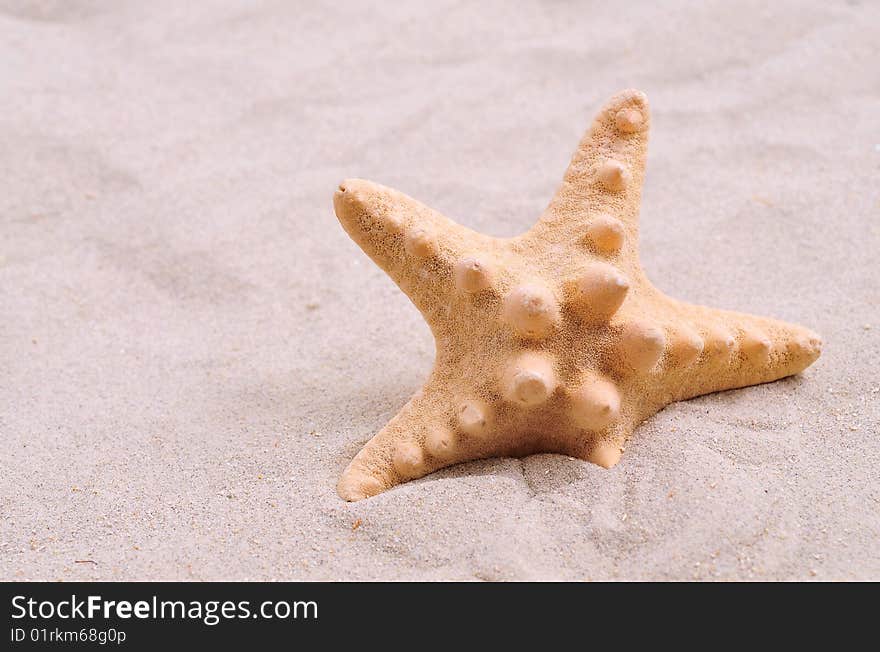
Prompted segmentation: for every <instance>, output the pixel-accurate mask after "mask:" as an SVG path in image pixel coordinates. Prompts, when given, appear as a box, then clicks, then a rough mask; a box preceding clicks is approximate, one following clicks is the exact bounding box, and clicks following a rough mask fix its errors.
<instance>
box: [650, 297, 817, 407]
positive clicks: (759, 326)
mask: <svg viewBox="0 0 880 652" xmlns="http://www.w3.org/2000/svg"><path fill="white" fill-rule="evenodd" d="M682 308H683V312H685V314H686V319H683V320H682V321H680V322H679V324H681V323H683V322H689V324H690V325H692V326H693V328H691V327H690V326H688V327H687V332H688V333H691V334H690V335H686V336H683V335H682V331H681V330H676V329H675V328H672V329H670V335H669V337H668V341H667V356H666V360H667V364H668V366H669V369H668V371H669V372H670V373H671V374H675V373H676V371H678V372H680V373H681V376H680V377H679V379H678V380H679V382H678V383H677V385H676V386H674V390H673V391H672V392H671V394H670V395H667V396H666V400H665V401H664V402H669V401H670V400H681V399H687V398H692V397H694V396H700V395H702V394H708V393H710V392H717V391H722V390H728V389H736V388H738V387H747V386H749V385H757V384H760V383H767V382H771V381H774V380H779V379H780V378H785V377H786V376H792V375H794V374H797V373H800V372H801V371H803V370H804V369H806V368H807V367H809V366H810V365H811V364H813V362H815V361H816V359H817V358H818V357H819V354H820V353H821V349H822V339H821V338H820V337H819V335H817V334H816V333H814V332H813V331H811V330H810V329H808V328H805V327H803V326H799V325H797V324H789V323H787V322H783V321H779V320H776V319H771V318H769V317H758V316H755V315H749V314H745V313H739V312H732V311H727V310H716V309H711V308H705V307H702V306H686V307H684V306H683V307H682ZM694 332H696V333H698V334H699V335H698V337H697V345H699V346H701V348H702V351H701V353H699V354H698V356H697V357H696V359H695V360H694V361H693V362H691V363H689V362H688V361H687V358H688V357H690V355H689V352H691V353H692V352H693V351H694V350H695V348H696V347H695V345H694V344H693V333H694ZM676 367H677V369H676Z"/></svg>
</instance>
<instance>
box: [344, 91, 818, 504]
mask: <svg viewBox="0 0 880 652" xmlns="http://www.w3.org/2000/svg"><path fill="white" fill-rule="evenodd" d="M649 128H650V114H649V112H648V103H647V101H646V99H645V96H644V95H643V94H642V93H640V92H638V91H625V92H623V93H620V94H618V95H617V96H615V97H614V98H612V99H611V101H610V102H609V103H608V104H607V105H606V106H605V108H604V109H603V110H602V111H601V112H600V113H599V115H598V117H597V118H596V119H595V121H594V122H593V125H592V127H591V128H590V130H589V131H588V132H587V134H586V135H585V136H584V138H583V140H581V142H580V145H579V146H578V148H577V151H576V152H575V154H574V156H573V158H572V160H571V164H570V165H569V167H568V170H567V171H566V172H565V176H564V178H563V181H562V186H561V187H560V188H559V190H558V191H557V193H556V195H555V196H554V197H553V199H552V201H551V202H550V205H549V206H548V207H547V210H546V211H545V212H544V214H543V215H542V216H541V219H540V220H539V221H538V223H537V224H536V225H535V226H534V227H533V228H532V229H531V230H529V231H528V232H527V233H524V234H522V235H520V236H517V237H514V238H509V239H503V238H492V237H489V236H486V235H482V234H480V233H476V232H474V231H471V230H470V229H467V228H465V227H463V226H460V225H459V224H456V223H455V222H453V221H451V220H449V219H447V218H446V217H444V216H443V215H441V214H439V213H437V212H436V211H433V210H431V209H430V208H428V207H426V206H424V205H423V204H420V203H419V202H417V201H416V200H414V199H411V198H410V197H407V196H406V195H404V194H402V193H400V192H397V191H395V190H392V189H390V188H386V187H384V186H380V185H378V184H375V183H371V182H369V181H363V180H359V179H349V180H346V181H344V182H343V183H342V184H340V186H339V190H338V191H337V192H336V194H335V196H334V207H335V209H336V215H337V216H338V217H339V221H340V222H341V223H342V226H343V227H344V228H345V230H346V231H347V232H348V234H349V235H350V236H351V237H352V238H353V239H354V241H355V242H357V244H358V245H360V247H361V248H362V249H363V250H364V251H365V252H366V253H367V254H368V255H369V256H370V257H371V258H372V259H373V260H374V261H375V262H376V264H378V265H379V266H380V267H381V268H382V269H383V270H385V271H386V272H387V273H388V275H389V276H391V278H392V279H394V281H395V282H396V283H397V284H398V286H400V288H401V289H402V290H403V291H404V292H405V293H406V294H407V296H409V298H410V299H411V300H412V301H413V303H414V304H415V305H416V306H417V307H418V309H419V310H420V311H421V312H422V314H423V315H424V317H425V319H426V320H427V322H428V324H429V325H430V327H431V330H432V332H433V333H434V337H435V340H436V344H437V355H436V361H435V365H434V369H433V371H432V372H431V376H430V378H429V379H428V381H427V382H426V384H425V386H424V387H423V388H422V389H421V390H420V391H419V392H417V393H416V395H415V396H413V397H412V399H410V401H409V402H408V403H407V404H406V405H405V406H403V408H402V409H401V410H400V412H399V413H398V414H397V415H396V416H395V417H394V418H393V419H392V420H391V421H390V422H389V423H388V424H387V425H386V426H385V427H384V428H383V429H382V430H381V431H380V432H379V433H378V434H376V435H375V436H374V437H373V438H372V439H371V440H370V441H369V442H368V443H367V444H366V446H364V448H363V449H362V450H361V451H360V453H358V454H357V456H356V457H355V458H354V460H352V462H351V463H350V464H349V465H348V468H346V469H345V472H344V473H343V474H342V478H341V479H340V480H339V485H338V491H339V495H340V496H341V497H342V498H344V499H346V500H360V499H362V498H367V497H369V496H373V495H375V494H377V493H379V492H382V491H384V490H386V489H388V488H389V487H392V486H394V485H396V484H398V483H401V482H405V481H407V480H411V479H414V478H419V477H421V476H424V475H426V474H428V473H431V472H432V471H435V470H437V469H439V468H442V467H445V466H449V465H452V464H456V463H459V462H463V461H466V460H473V459H478V458H485V457H500V456H523V455H528V454H532V453H541V452H550V453H562V454H565V455H571V456H574V457H577V458H580V459H583V460H588V461H590V462H594V463H595V464H598V465H600V466H603V467H606V468H608V467H611V466H614V465H615V464H616V463H617V462H618V460H619V459H620V456H621V453H622V452H623V447H624V444H625V442H626V440H627V439H628V438H629V437H630V435H631V434H632V433H633V430H634V429H635V427H636V426H637V425H638V424H639V423H640V422H642V421H643V420H644V419H646V418H647V417H649V416H651V415H652V414H654V413H656V412H657V411H658V410H660V409H662V408H663V407H664V406H665V405H668V404H669V403H671V402H673V401H680V400H684V399H687V398H691V397H694V396H698V395H700V394H706V393H709V392H716V391H719V390H724V389H732V388H736V387H744V386H746V385H754V384H757V383H764V382H768V381H772V380H777V379H779V378H783V377H785V376H789V375H791V374H796V373H798V372H800V371H802V370H803V369H805V368H806V367H807V366H809V365H810V364H811V363H812V362H813V361H815V360H816V358H818V357H819V352H820V347H821V340H820V338H819V336H818V335H816V334H815V333H813V332H812V331H810V330H808V329H806V328H803V327H801V326H796V325H792V324H786V323H783V322H780V321H776V320H773V319H769V318H765V317H756V316H752V315H746V314H742V313H736V312H729V311H723V310H715V309H711V308H705V307H702V306H695V305H689V304H686V303H682V302H680V301H676V300H674V299H671V298H669V297H667V296H666V295H664V294H663V293H662V292H660V291H659V290H658V289H657V288H655V287H654V286H653V285H652V284H651V283H650V281H649V280H648V279H647V277H646V276H645V274H644V272H643V271H642V268H641V265H640V264H639V256H638V232H639V227H638V212H639V203H640V196H641V188H642V181H643V177H644V169H645V153H646V145H647V141H648V130H649Z"/></svg>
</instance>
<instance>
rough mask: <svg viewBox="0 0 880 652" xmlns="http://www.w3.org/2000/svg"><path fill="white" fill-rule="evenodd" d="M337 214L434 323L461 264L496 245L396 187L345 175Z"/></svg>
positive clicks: (446, 304)
mask: <svg viewBox="0 0 880 652" xmlns="http://www.w3.org/2000/svg"><path fill="white" fill-rule="evenodd" d="M333 206H334V209H335V211H336V216H337V218H338V219H339V221H340V223H341V224H342V226H343V228H344V229H345V231H346V232H347V233H348V235H349V236H351V238H352V240H354V241H355V242H356V243H357V244H358V246H359V247H360V248H361V249H363V250H364V252H365V253H366V254H367V255H368V256H369V257H370V258H372V259H373V261H374V262H375V263H376V264H377V265H379V267H381V268H382V269H383V270H384V271H385V273H386V274H388V276H390V277H391V279H392V280H393V281H394V282H395V283H397V285H398V286H399V287H400V289H401V290H403V291H404V293H406V295H407V296H408V297H409V298H410V300H411V301H412V302H413V303H414V304H415V305H416V307H417V308H418V309H419V310H420V311H421V312H422V314H423V315H425V318H426V319H427V320H428V322H429V323H431V324H432V325H433V324H435V323H437V322H438V321H442V320H443V319H444V312H445V311H446V310H447V308H448V307H449V303H450V302H449V298H450V293H451V292H452V291H453V289H454V287H453V286H454V285H455V279H454V277H455V275H456V273H457V272H456V269H457V267H456V266H457V265H459V266H460V265H461V263H462V262H465V263H466V262H467V261H468V260H469V258H468V254H469V253H470V252H472V251H476V250H479V249H482V248H485V247H492V246H493V242H494V240H495V239H494V238H491V237H489V236H485V235H482V234H480V233H476V232H474V231H471V230H470V229H468V228H466V227H463V226H461V225H460V224H457V223H455V222H453V221H452V220H450V219H449V218H447V217H445V216H444V215H442V214H441V213H439V212H437V211H435V210H432V209H430V208H428V207H427V206H425V205H424V204H422V203H420V202H418V201H416V200H415V199H413V198H411V197H408V196H407V195H405V194H403V193H402V192H398V191H396V190H393V189H391V188H387V187H385V186H382V185H379V184H377V183H373V182H370V181H364V180H362V179H346V180H345V181H343V182H342V183H341V184H340V185H339V190H338V191H337V192H336V194H335V195H334V197H333Z"/></svg>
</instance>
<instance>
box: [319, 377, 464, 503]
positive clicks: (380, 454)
mask: <svg viewBox="0 0 880 652" xmlns="http://www.w3.org/2000/svg"><path fill="white" fill-rule="evenodd" d="M446 398H447V397H446V395H445V394H444V392H443V391H442V388H441V387H440V385H439V383H437V382H436V381H434V380H429V381H428V383H427V384H426V385H425V386H424V387H423V388H422V389H421V390H420V391H419V392H417V393H416V394H415V395H414V396H413V397H412V398H411V399H410V400H409V401H408V402H407V404H406V405H404V406H403V407H402V408H401V409H400V411H399V412H398V413H397V415H395V416H394V418H393V419H391V421H389V422H388V424H387V425H386V426H385V427H384V428H382V430H380V431H379V432H378V433H376V435H375V436H373V438H372V439H370V441H368V442H367V443H366V445H365V446H364V447H363V448H362V449H361V450H360V452H359V453H358V454H357V455H356V456H355V457H354V459H353V460H352V461H351V463H350V464H349V465H348V466H347V467H346V469H345V471H344V472H343V474H342V477H341V478H340V479H339V483H338V484H337V486H336V490H337V492H338V493H339V496H340V497H341V498H343V499H345V500H348V501H357V500H362V499H364V498H369V497H370V496H374V495H376V494H378V493H381V492H383V491H385V490H387V489H390V488H391V487H393V486H395V485H398V484H400V483H402V482H406V481H407V480H412V479H415V478H420V477H422V476H424V475H427V474H428V473H431V472H433V471H436V470H437V469H439V468H442V467H444V466H448V465H449V462H448V461H446V455H445V451H447V450H448V449H449V448H450V447H451V445H452V439H451V438H452V437H453V434H452V431H451V430H449V429H448V428H446V427H445V424H446V422H447V421H448V415H447V411H446V410H447V405H446Z"/></svg>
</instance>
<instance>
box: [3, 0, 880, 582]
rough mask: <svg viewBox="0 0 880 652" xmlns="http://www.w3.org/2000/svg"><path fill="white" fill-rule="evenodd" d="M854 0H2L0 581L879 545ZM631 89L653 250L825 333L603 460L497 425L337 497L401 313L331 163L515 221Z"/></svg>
mask: <svg viewBox="0 0 880 652" xmlns="http://www.w3.org/2000/svg"><path fill="white" fill-rule="evenodd" d="M659 4H662V5H663V7H662V8H660V7H658V6H657V5H659ZM768 4H771V5H772V6H767V5H768ZM878 25H880V4H878V3H872V2H867V1H862V2H856V1H851V2H820V1H810V2H774V3H765V2H759V1H755V2H736V3H730V2H724V1H720V0H719V1H715V2H694V3H683V2H682V3H654V2H643V3H626V5H625V6H624V5H623V4H621V3H608V2H595V3H593V2H591V3H575V2H547V3H528V4H526V3H522V5H521V6H514V5H513V4H510V3H504V2H483V3H473V4H470V5H468V4H462V3H458V2H442V1H441V2H431V3H427V2H425V3H382V4H379V5H378V6H376V7H372V8H370V7H368V6H367V5H366V4H363V3H352V4H347V3H338V2H325V3H300V4H299V5H298V4H297V3H292V2H281V1H273V2H269V1H266V2H231V1H210V2H198V3H180V2H166V1H162V2H151V3H143V2H134V1H125V2H111V1H109V0H107V1H99V0H91V1H74V0H69V1H61V0H57V1H46V0H44V1H39V2H38V1H33V2H21V1H10V0H3V1H0V62H2V63H0V143H2V147H0V317H2V319H0V579H4V580H29V579H45V580H93V579H94V580H97V579H104V580H135V579H137V580H158V579H169V580H175V579H183V580H217V579H227V580H247V579H250V580H257V579H283V580H298V579H302V580H366V579H401V580H440V579H454V580H543V579H565V580H586V579H593V580H600V579H692V578H697V579H725V580H729V579H785V580H792V579H796V580H811V579H812V580H836V579H874V580H878V579H880V546H878V541H880V479H878V477H880V472H878V469H880V434H878V429H880V408H878V403H880V373H878V369H880V346H878V345H880V283H878V279H880V263H878V255H877V252H878V251H880V73H878V67H877V62H878V60H880V39H878V33H877V26H878ZM628 87H636V88H639V89H641V90H643V91H645V92H646V93H647V94H648V97H649V99H650V102H651V106H652V111H653V131H652V136H651V138H652V140H651V148H650V152H649V158H648V171H647V180H646V185H645V189H644V197H643V208H642V232H641V235H642V259H643V263H644V266H645V267H646V269H647V272H648V274H649V276H650V277H651V278H652V279H653V281H654V282H655V284H656V285H657V286H658V287H660V288H661V289H663V290H664V291H666V292H668V293H669V294H671V295H672V296H675V297H677V298H682V299H686V300H688V301H691V302H695V303H705V304H708V305H712V306H716V307H722V308H730V309H735V310H742V311H745V312H753V313H757V314H762V315H768V316H773V317H778V318H781V319H786V320H789V321H794V322H798V323H802V324H804V325H806V326H809V327H811V328H813V329H815V330H816V331H818V332H819V333H821V334H822V335H823V337H824V339H825V346H824V353H823V355H822V357H821V358H820V359H819V361H818V362H817V363H816V364H815V365H814V366H813V367H811V368H810V369H808V370H807V371H806V372H805V373H804V374H803V375H802V376H800V377H796V378H790V379H786V380H783V381H780V382H777V383H773V384H770V385H763V386H758V387H751V388H748V389H744V390H740V391H732V392H726V393H722V394H716V395H711V396H706V397H702V398H699V399H696V400H692V401H688V402H684V403H679V404H675V405H673V406H671V407H669V408H667V409H665V410H664V411H662V412H661V413H659V414H658V415H656V416H655V417H653V418H651V419H650V420H648V421H647V422H646V423H645V424H644V425H643V426H642V427H641V428H639V430H638V431H637V432H636V435H635V437H634V438H633V439H632V440H631V442H630V443H629V446H628V449H627V452H626V454H625V455H624V457H623V460H622V461H621V463H620V464H619V465H618V466H617V467H615V468H614V469H612V470H610V471H606V470H604V469H601V468H599V467H597V466H593V465H591V464H589V463H586V462H582V461H578V460H574V459H571V458H567V457H563V456H558V455H537V456H532V457H528V458H525V459H522V460H519V459H494V460H486V461H481V462H476V463H470V464H465V465H461V466H458V467H455V468H451V469H447V470H445V471H442V472H439V473H436V474H434V475H431V476H428V477H426V478H424V479H422V480H419V481H416V482H412V483H409V484H406V485H404V486H401V487H398V488H396V489H394V490H392V491H389V492H387V493H384V494H382V495H380V496H378V497H375V498H372V499H369V500H365V501H362V502H358V503H353V504H349V503H345V502H343V501H342V500H340V499H339V497H338V496H337V495H336V491H335V484H336V480H337V478H338V477H339V474H340V473H341V471H342V470H343V468H344V467H345V465H346V464H347V463H348V462H349V460H350V459H351V458H352V457H353V456H354V454H355V453H356V452H357V451H358V450H359V449H360V447H361V446H362V445H363V444H364V442H365V441H366V440H367V439H368V438H369V437H370V436H371V435H372V434H373V433H374V432H376V431H377V430H378V429H379V428H381V427H382V425H384V423H385V422H386V421H387V420H388V419H389V418H390V417H391V416H392V415H393V414H394V413H395V412H396V411H397V410H398V409H399V408H400V407H401V405H403V403H404V402H405V401H406V400H407V399H408V398H409V396H410V395H411V394H412V393H413V392H414V391H415V390H416V389H417V388H418V387H419V386H420V384H421V382H422V381H423V380H424V379H425V378H426V375H427V373H428V371H429V369H430V367H431V363H432V356H433V342H432V339H431V335H430V333H429V331H428V328H427V326H426V325H425V324H424V322H423V321H422V319H421V317H420V315H419V314H418V312H417V311H416V310H415V308H414V307H413V306H412V305H411V304H410V303H409V301H408V300H407V299H406V297H405V296H404V295H403V294H402V293H401V292H400V291H399V290H398V289H397V288H396V287H395V286H394V284H393V283H392V282H391V281H390V280H389V279H388V278H387V277H386V276H385V275H384V274H383V273H382V272H381V271H380V270H379V269H378V268H377V267H376V266H375V265H374V264H372V263H371V262H370V261H369V260H368V259H367V258H366V256H365V255H364V254H363V253H362V252H361V251H360V250H359V249H358V248H357V246H356V245H355V244H354V243H353V242H351V241H350V240H349V238H348V237H347V236H346V235H345V233H344V232H343V230H342V228H340V226H339V224H338V222H337V220H336V218H335V216H334V214H333V210H332V194H333V191H334V190H335V188H336V186H337V184H338V182H339V181H340V180H341V179H343V178H345V177H352V176H357V177H364V178H368V179H372V180H375V181H378V182H380V183H384V184H386V185H390V186H394V187H396V188H399V189H400V190H402V191H404V192H406V193H407V194H410V195H412V196H414V197H416V198H418V199H420V200H422V201H424V202H425V203H427V204H429V205H431V206H433V207H434V208H437V209H439V210H441V211H443V212H444V213H445V214H447V215H449V216H450V217H453V218H455V219H457V220H458V221H460V222H462V223H464V224H466V225H467V226H470V227H472V228H475V229H478V230H481V231H484V232H487V233H490V234H492V235H498V236H509V235H514V234H516V233H519V232H521V231H523V230H525V229H526V228H528V227H529V226H530V225H531V224H532V223H533V221H534V220H535V219H536V218H537V217H538V215H539V214H540V213H541V211H542V210H543V209H544V207H545V205H546V203H547V202H548V201H549V199H550V197H551V196H552V194H553V191H554V190H555V188H556V187H557V184H558V183H559V182H560V180H561V176H562V173H563V171H564V169H565V167H566V165H567V163H568V159H569V156H570V155H571V152H572V151H573V149H574V147H575V145H576V143H577V141H578V139H579V138H580V136H581V134H582V133H583V131H584V130H585V129H586V128H587V126H588V125H589V122H590V120H591V119H592V116H593V114H594V113H595V112H596V111H597V110H598V108H599V107H600V106H601V104H602V103H603V102H604V101H605V100H606V99H607V98H608V97H610V96H611V95H613V94H614V93H615V92H617V91H619V90H621V89H624V88H628Z"/></svg>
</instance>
